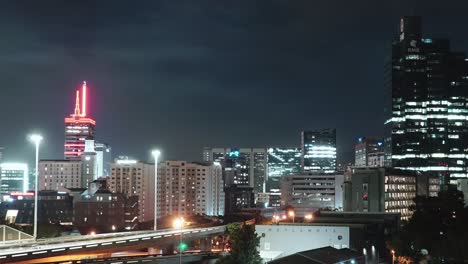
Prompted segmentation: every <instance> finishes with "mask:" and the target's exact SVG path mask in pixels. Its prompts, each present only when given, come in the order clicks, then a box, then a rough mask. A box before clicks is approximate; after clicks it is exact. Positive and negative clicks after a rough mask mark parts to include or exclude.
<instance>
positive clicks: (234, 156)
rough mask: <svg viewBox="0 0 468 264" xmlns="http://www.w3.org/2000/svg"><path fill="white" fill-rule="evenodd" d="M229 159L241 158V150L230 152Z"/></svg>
mask: <svg viewBox="0 0 468 264" xmlns="http://www.w3.org/2000/svg"><path fill="white" fill-rule="evenodd" d="M229 157H231V158H238V157H240V151H239V149H232V150H231V151H230V152H229Z"/></svg>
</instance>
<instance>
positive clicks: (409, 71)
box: [385, 17, 468, 184]
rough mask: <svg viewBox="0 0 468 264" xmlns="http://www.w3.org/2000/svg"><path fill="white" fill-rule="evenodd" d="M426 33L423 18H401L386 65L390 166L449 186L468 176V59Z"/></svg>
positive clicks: (386, 162) (387, 138) (387, 160)
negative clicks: (431, 175)
mask: <svg viewBox="0 0 468 264" xmlns="http://www.w3.org/2000/svg"><path fill="white" fill-rule="evenodd" d="M421 28H422V27H421V18H420V17H403V18H402V19H401V21H400V32H399V33H400V35H399V38H398V40H395V41H394V42H393V44H392V54H391V57H390V59H389V60H388V61H387V63H386V66H385V86H386V106H385V116H386V120H385V165H386V166H388V167H394V168H398V169H406V170H416V171H422V172H427V173H429V174H433V175H436V176H437V177H438V178H439V179H440V182H441V184H448V183H450V182H453V181H456V179H457V178H466V177H468V174H467V168H468V167H467V162H468V155H467V154H466V153H467V152H468V128H467V125H468V124H467V121H468V60H467V58H466V55H465V54H464V53H461V52H453V51H451V49H450V43H449V40H448V39H432V38H423V37H422V30H421Z"/></svg>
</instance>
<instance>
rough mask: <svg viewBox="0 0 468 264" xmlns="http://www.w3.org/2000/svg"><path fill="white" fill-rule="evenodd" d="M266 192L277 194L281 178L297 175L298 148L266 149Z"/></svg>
mask: <svg viewBox="0 0 468 264" xmlns="http://www.w3.org/2000/svg"><path fill="white" fill-rule="evenodd" d="M267 151H268V159H267V168H268V169H267V171H268V173H267V176H268V179H267V183H266V185H267V186H266V191H267V192H279V188H280V179H281V177H282V176H286V175H291V174H297V173H299V172H300V171H301V149H300V148H268V150H267Z"/></svg>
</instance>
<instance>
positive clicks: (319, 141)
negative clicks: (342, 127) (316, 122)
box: [301, 129, 336, 173]
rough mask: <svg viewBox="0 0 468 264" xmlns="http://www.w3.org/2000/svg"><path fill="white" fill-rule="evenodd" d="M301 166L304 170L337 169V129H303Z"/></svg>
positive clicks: (333, 170)
mask: <svg viewBox="0 0 468 264" xmlns="http://www.w3.org/2000/svg"><path fill="white" fill-rule="evenodd" d="M301 152H302V158H301V166H302V169H303V171H304V172H317V173H334V172H335V171H336V129H322V130H317V131H302V133H301Z"/></svg>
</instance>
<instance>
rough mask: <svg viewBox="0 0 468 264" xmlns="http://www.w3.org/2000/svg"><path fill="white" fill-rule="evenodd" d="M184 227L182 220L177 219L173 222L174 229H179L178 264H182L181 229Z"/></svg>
mask: <svg viewBox="0 0 468 264" xmlns="http://www.w3.org/2000/svg"><path fill="white" fill-rule="evenodd" d="M183 226H184V218H182V217H179V218H177V219H176V220H174V228H176V229H180V236H179V264H182V227H183Z"/></svg>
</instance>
